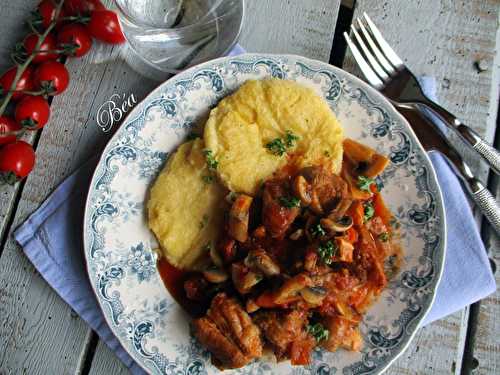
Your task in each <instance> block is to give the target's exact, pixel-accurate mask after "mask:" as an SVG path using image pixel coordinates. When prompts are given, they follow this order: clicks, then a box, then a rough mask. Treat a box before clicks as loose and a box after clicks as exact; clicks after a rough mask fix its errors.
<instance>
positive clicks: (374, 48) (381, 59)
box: [357, 18, 394, 74]
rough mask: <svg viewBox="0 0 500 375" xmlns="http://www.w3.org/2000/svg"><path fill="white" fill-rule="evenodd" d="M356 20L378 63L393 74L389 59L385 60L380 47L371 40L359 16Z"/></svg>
mask: <svg viewBox="0 0 500 375" xmlns="http://www.w3.org/2000/svg"><path fill="white" fill-rule="evenodd" d="M357 21H358V25H359V29H360V30H361V34H362V35H363V37H364V38H365V40H366V41H367V42H368V45H369V46H370V49H371V50H372V52H373V53H374V54H375V57H376V58H377V60H378V62H379V63H380V65H382V67H383V68H384V69H385V71H386V72H387V73H389V74H393V73H394V68H393V67H392V65H391V64H390V63H389V61H387V59H386V58H385V56H384V54H383V53H382V52H381V51H380V49H379V48H378V46H377V45H376V44H375V42H374V41H373V39H372V37H371V35H370V33H369V32H368V30H366V27H365V25H364V24H363V22H362V20H361V18H358V19H357Z"/></svg>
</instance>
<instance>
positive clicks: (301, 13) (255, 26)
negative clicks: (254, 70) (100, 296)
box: [90, 0, 340, 375]
mask: <svg viewBox="0 0 500 375" xmlns="http://www.w3.org/2000/svg"><path fill="white" fill-rule="evenodd" d="M339 4H340V1H337V0H335V1H332V0H314V1H310V2H307V3H306V2H302V1H300V0H291V1H287V2H277V1H274V0H267V1H258V2H256V1H247V9H246V10H247V12H246V20H245V25H244V27H243V30H242V35H241V39H240V43H241V45H242V46H243V47H244V48H245V49H246V50H247V51H249V52H271V53H295V54H300V55H304V56H308V57H311V58H315V59H319V60H324V61H328V58H329V56H330V50H331V44H332V40H333V34H334V31H335V22H336V19H337V11H338V7H339ZM115 373H116V374H122V373H123V374H125V373H128V371H127V369H126V368H125V366H124V365H123V364H122V362H120V360H119V359H118V358H117V357H116V356H115V355H113V354H112V353H111V352H110V350H109V349H108V348H107V347H106V346H105V345H103V344H102V342H100V343H99V345H98V346H97V349H96V353H95V356H94V360H93V362H92V367H91V370H90V374H92V375H98V374H99V375H100V374H102V375H104V374H115Z"/></svg>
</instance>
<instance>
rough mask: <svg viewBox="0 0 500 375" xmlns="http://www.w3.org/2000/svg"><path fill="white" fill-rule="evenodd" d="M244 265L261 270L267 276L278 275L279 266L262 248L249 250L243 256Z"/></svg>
mask: <svg viewBox="0 0 500 375" xmlns="http://www.w3.org/2000/svg"><path fill="white" fill-rule="evenodd" d="M245 265H246V266H247V267H249V268H251V269H254V270H257V271H260V272H262V273H263V274H264V275H266V276H268V277H270V276H275V275H279V273H280V267H279V266H278V265H277V264H276V262H275V261H274V260H273V259H272V258H271V257H270V256H269V254H267V253H266V251H265V250H263V249H254V250H250V251H249V252H248V255H247V257H246V258H245Z"/></svg>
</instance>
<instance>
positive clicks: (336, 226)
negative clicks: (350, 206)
mask: <svg viewBox="0 0 500 375" xmlns="http://www.w3.org/2000/svg"><path fill="white" fill-rule="evenodd" d="M320 224H321V226H322V227H323V228H326V229H327V230H328V231H329V232H345V231H346V230H349V229H350V228H351V227H352V225H353V221H352V218H351V217H350V216H344V217H342V218H341V219H338V220H332V219H329V218H325V219H321V220H320Z"/></svg>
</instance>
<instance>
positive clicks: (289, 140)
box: [285, 130, 299, 148]
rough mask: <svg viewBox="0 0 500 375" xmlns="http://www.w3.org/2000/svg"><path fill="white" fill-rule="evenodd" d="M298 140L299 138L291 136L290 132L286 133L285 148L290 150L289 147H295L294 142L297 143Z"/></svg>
mask: <svg viewBox="0 0 500 375" xmlns="http://www.w3.org/2000/svg"><path fill="white" fill-rule="evenodd" d="M298 139H299V137H298V136H296V135H295V134H293V133H292V132H291V131H290V130H287V131H286V134H285V145H286V147H288V148H290V147H293V146H295V141H297V140H298Z"/></svg>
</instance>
